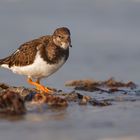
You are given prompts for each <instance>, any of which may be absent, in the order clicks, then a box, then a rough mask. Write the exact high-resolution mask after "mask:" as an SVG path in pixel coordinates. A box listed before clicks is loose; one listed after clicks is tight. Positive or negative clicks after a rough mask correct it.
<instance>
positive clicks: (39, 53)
mask: <svg viewBox="0 0 140 140" xmlns="http://www.w3.org/2000/svg"><path fill="white" fill-rule="evenodd" d="M69 47H72V46H71V38H70V31H69V29H68V28H66V27H61V28H57V29H56V30H55V31H54V33H53V35H46V36H42V37H40V38H37V39H34V40H31V41H29V42H26V43H24V44H22V45H21V46H20V47H19V48H18V49H17V50H16V51H15V52H14V53H12V54H11V55H10V56H8V57H6V58H4V59H0V66H1V67H3V68H7V69H10V70H11V71H12V72H14V73H16V74H21V75H26V76H27V77H28V80H27V81H28V83H30V84H32V85H34V86H36V88H37V89H40V90H41V91H43V92H47V93H48V92H51V91H50V90H49V89H48V88H46V87H45V86H43V85H41V84H40V80H41V79H42V78H44V77H48V76H50V75H51V74H53V73H54V72H56V71H57V70H58V69H59V68H60V67H61V66H62V65H63V64H64V63H65V62H66V60H67V59H68V57H69ZM32 78H33V79H36V82H33V81H32Z"/></svg>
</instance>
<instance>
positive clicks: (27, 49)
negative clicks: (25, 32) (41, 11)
mask: <svg viewBox="0 0 140 140" xmlns="http://www.w3.org/2000/svg"><path fill="white" fill-rule="evenodd" d="M43 39H44V37H43ZM46 39H47V40H48V38H47V37H46ZM44 40H45V39H44ZM44 40H42V39H41V38H39V39H35V40H32V41H29V42H26V43H24V44H22V45H21V46H20V47H19V49H17V50H16V51H15V52H14V53H13V54H12V55H10V56H9V57H6V58H4V59H1V60H0V65H2V64H8V65H9V67H12V66H13V65H15V66H25V65H30V64H32V63H33V62H34V59H35V56H36V53H37V46H39V45H42V44H44ZM46 43H47V41H46V42H45V44H46Z"/></svg>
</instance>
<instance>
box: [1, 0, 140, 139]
mask: <svg viewBox="0 0 140 140" xmlns="http://www.w3.org/2000/svg"><path fill="white" fill-rule="evenodd" d="M61 26H66V27H68V28H69V29H70V30H71V35H72V45H73V47H72V48H70V57H69V59H68V61H67V63H66V64H65V65H64V66H63V67H62V68H61V69H60V70H59V71H58V72H56V73H55V74H53V75H52V76H50V77H48V78H47V79H44V80H43V84H44V85H48V86H52V87H54V88H58V89H62V88H64V82H65V81H68V80H76V79H97V80H106V79H108V78H110V77H115V78H116V79H117V80H123V81H129V80H132V81H134V82H136V83H137V84H140V0H0V58H3V57H6V56H8V55H10V54H11V53H12V52H13V51H15V50H16V49H17V48H18V47H19V46H20V45H21V44H22V43H24V42H26V41H29V40H32V39H35V38H38V37H40V36H43V35H46V34H52V33H53V31H54V30H55V29H56V28H58V27H61ZM25 80H26V78H25V77H24V76H19V75H16V74H13V73H11V72H10V71H9V70H4V69H0V82H5V83H8V84H10V85H14V86H27V87H28V86H29V85H28V84H27V82H26V81H25ZM67 90H68V89H67ZM84 93H85V92H84ZM91 94H92V96H94V95H95V96H94V97H95V98H97V99H98V98H99V99H100V98H104V97H106V98H111V97H112V96H114V97H115V96H117V95H118V94H112V95H111V94H109V95H108V94H104V95H103V94H100V95H99V94H96V93H94V94H93V93H91ZM110 96H111V97H110ZM124 96H126V95H124ZM138 96H139V94H138V95H137V96H136V97H135V98H138ZM119 99H120V100H121V98H119ZM132 99H133V98H132ZM39 109H40V110H41V107H40V108H39V107H37V109H34V110H33V111H32V110H31V109H29V111H28V113H27V114H26V115H24V116H21V117H20V118H18V117H17V118H16V117H15V118H13V117H11V116H1V115H0V139H2V140H8V139H11V140H19V139H20V140H25V139H30V140H44V139H47V140H55V139H57V140H92V139H93V140H139V139H140V134H139V132H140V117H139V116H140V102H139V100H138V101H137V102H130V101H127V102H118V103H116V102H115V103H113V105H112V106H109V107H104V108H103V107H102V108H101V107H95V106H88V105H87V106H79V105H75V104H74V105H71V104H70V105H69V107H68V108H66V109H62V110H61V109H57V108H56V109H55V108H53V109H51V108H47V107H46V111H45V112H41V111H40V112H39ZM115 138H116V139H115Z"/></svg>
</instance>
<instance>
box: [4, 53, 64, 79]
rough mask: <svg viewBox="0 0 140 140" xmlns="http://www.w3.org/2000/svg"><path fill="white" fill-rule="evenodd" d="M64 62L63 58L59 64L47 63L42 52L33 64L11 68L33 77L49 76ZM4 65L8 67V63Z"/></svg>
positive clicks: (15, 71)
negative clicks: (42, 56)
mask: <svg viewBox="0 0 140 140" xmlns="http://www.w3.org/2000/svg"><path fill="white" fill-rule="evenodd" d="M64 63H65V61H64V59H62V60H61V61H59V63H57V64H47V63H46V62H45V61H44V60H43V58H41V57H40V54H39V53H37V55H36V59H35V61H34V63H33V64H31V65H28V66H22V67H19V66H12V67H11V68H10V69H11V70H12V71H13V72H14V73H17V74H21V75H27V76H28V77H32V78H42V77H48V76H49V75H51V74H53V73H54V72H56V71H57V70H58V69H59V68H60V67H61V66H62V65H63V64H64ZM2 67H5V68H8V67H7V66H6V65H2Z"/></svg>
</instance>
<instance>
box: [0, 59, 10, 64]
mask: <svg viewBox="0 0 140 140" xmlns="http://www.w3.org/2000/svg"><path fill="white" fill-rule="evenodd" d="M8 59H9V58H8V57H6V58H3V59H0V66H1V65H2V64H7V60H8Z"/></svg>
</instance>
